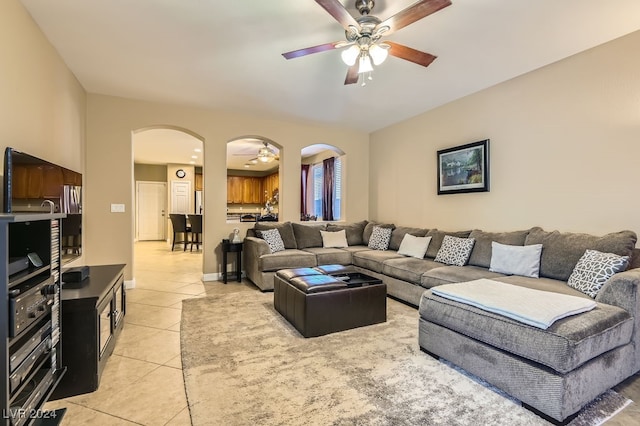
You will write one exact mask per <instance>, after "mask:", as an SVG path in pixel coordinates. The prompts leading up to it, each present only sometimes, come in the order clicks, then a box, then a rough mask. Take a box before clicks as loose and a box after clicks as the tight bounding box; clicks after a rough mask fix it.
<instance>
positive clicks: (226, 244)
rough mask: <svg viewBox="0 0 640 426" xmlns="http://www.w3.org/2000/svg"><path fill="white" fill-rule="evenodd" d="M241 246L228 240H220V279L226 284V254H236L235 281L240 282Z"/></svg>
mask: <svg viewBox="0 0 640 426" xmlns="http://www.w3.org/2000/svg"><path fill="white" fill-rule="evenodd" d="M242 244H243V243H232V242H231V241H229V240H228V239H224V240H222V279H223V280H224V283H225V284H226V283H227V275H228V274H227V253H235V254H236V279H237V281H238V282H241V281H242Z"/></svg>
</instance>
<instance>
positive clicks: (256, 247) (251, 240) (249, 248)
mask: <svg viewBox="0 0 640 426" xmlns="http://www.w3.org/2000/svg"><path fill="white" fill-rule="evenodd" d="M244 251H245V253H244V255H245V256H251V257H252V258H254V259H258V258H260V256H262V255H263V254H269V253H271V249H270V248H269V244H267V242H266V241H265V240H263V239H262V238H258V237H245V239H244Z"/></svg>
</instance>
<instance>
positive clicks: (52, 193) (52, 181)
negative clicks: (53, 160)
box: [42, 166, 63, 198]
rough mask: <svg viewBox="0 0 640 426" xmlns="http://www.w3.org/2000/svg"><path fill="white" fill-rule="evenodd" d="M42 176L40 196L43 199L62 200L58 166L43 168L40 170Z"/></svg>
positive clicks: (60, 171) (61, 177)
mask: <svg viewBox="0 0 640 426" xmlns="http://www.w3.org/2000/svg"><path fill="white" fill-rule="evenodd" d="M42 176H43V185H42V196H43V197H44V198H62V184H63V176H62V169H61V168H60V167H58V166H51V167H45V168H44V169H43V170H42Z"/></svg>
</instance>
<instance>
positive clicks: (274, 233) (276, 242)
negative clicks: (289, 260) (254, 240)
mask: <svg viewBox="0 0 640 426" xmlns="http://www.w3.org/2000/svg"><path fill="white" fill-rule="evenodd" d="M256 232H257V233H258V236H259V237H260V238H262V239H263V240H265V241H266V242H267V245H269V250H271V253H277V252H279V251H283V250H284V242H282V237H281V236H280V231H278V230H277V229H265V230H262V231H256Z"/></svg>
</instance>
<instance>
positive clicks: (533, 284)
mask: <svg viewBox="0 0 640 426" xmlns="http://www.w3.org/2000/svg"><path fill="white" fill-rule="evenodd" d="M492 279H493V280H495V281H500V282H503V283H507V284H515V285H519V286H520V287H527V288H533V289H535V290H543V291H553V292H555V293H562V294H569V295H571V296H578V297H585V298H587V297H589V296H587V295H586V294H584V293H582V292H580V291H578V290H576V289H575V288H571V287H569V286H568V285H567V283H566V282H564V281H560V280H555V279H553V278H544V277H543V278H530V277H523V276H521V275H509V276H502V277H498V278H492Z"/></svg>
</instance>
